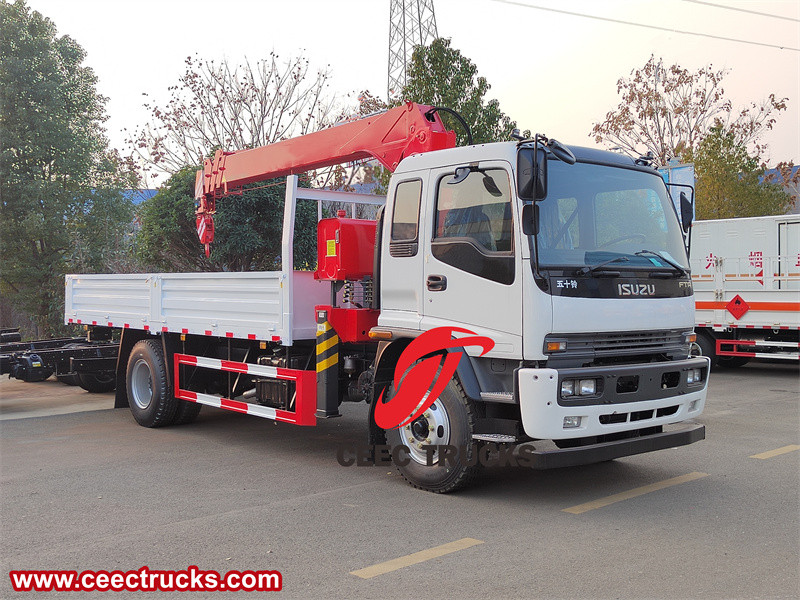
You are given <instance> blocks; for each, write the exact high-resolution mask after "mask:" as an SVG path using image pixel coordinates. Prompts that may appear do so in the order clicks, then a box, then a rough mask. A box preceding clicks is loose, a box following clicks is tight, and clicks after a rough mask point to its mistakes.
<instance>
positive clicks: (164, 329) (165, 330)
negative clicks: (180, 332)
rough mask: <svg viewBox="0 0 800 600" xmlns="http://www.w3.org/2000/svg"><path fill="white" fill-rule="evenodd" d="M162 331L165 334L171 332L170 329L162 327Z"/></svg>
mask: <svg viewBox="0 0 800 600" xmlns="http://www.w3.org/2000/svg"><path fill="white" fill-rule="evenodd" d="M161 331H163V332H164V333H167V332H168V331H169V327H162V328H161Z"/></svg>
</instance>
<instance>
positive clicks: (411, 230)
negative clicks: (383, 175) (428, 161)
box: [389, 179, 422, 258]
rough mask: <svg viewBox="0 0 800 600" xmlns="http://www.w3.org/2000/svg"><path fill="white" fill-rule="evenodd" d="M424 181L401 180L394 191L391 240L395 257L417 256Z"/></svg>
mask: <svg viewBox="0 0 800 600" xmlns="http://www.w3.org/2000/svg"><path fill="white" fill-rule="evenodd" d="M421 198H422V181H421V180H419V179H413V180H411V181H401V182H400V183H398V184H397V187H396V188H395V192H394V211H393V212H392V227H391V232H390V240H389V254H390V255H391V256H393V257H398V258H399V257H406V256H415V255H416V254H417V248H418V246H419V204H420V200H421Z"/></svg>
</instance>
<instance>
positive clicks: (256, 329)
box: [65, 103, 709, 492]
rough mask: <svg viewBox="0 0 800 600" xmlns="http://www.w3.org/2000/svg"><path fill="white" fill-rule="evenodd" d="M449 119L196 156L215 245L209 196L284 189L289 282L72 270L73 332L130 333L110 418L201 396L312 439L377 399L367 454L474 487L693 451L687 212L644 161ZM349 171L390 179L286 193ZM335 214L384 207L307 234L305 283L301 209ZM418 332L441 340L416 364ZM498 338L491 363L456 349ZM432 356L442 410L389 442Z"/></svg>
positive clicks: (187, 416) (172, 410)
mask: <svg viewBox="0 0 800 600" xmlns="http://www.w3.org/2000/svg"><path fill="white" fill-rule="evenodd" d="M442 110H445V109H439V108H437V107H429V106H422V105H417V104H413V103H408V104H406V105H404V106H400V107H397V108H394V109H391V110H389V111H386V112H383V113H380V114H377V115H371V116H368V117H365V118H362V119H359V120H354V121H351V122H348V123H346V124H343V125H340V126H338V127H333V128H330V129H326V130H322V131H319V132H317V133H313V134H309V135H305V136H301V137H298V138H294V139H290V140H286V141H283V142H278V143H275V144H271V145H269V146H265V147H262V148H256V149H251V150H244V151H241V152H232V153H226V152H221V151H220V152H217V154H216V155H215V157H214V158H213V159H210V160H208V161H206V164H205V165H204V168H203V170H202V171H200V172H199V173H198V178H197V190H196V196H197V202H198V211H197V225H198V233H199V235H200V238H201V239H200V241H201V243H203V244H205V245H206V249H207V250H208V245H209V244H210V243H211V241H212V240H213V233H214V228H213V226H214V222H213V216H214V212H215V206H216V202H217V201H219V200H221V199H222V198H224V196H225V195H227V194H231V193H241V189H242V186H243V185H245V184H248V183H253V182H256V181H263V180H266V179H271V178H277V177H286V203H285V212H284V216H283V224H284V227H283V239H282V253H281V261H282V265H281V269H280V270H279V271H274V272H246V273H231V272H224V273H161V274H159V273H147V274H135V275H128V274H124V275H67V277H66V308H65V319H66V322H68V323H78V324H85V325H89V326H90V327H106V328H118V329H120V330H121V343H120V351H119V358H118V363H117V373H116V377H117V388H116V390H117V392H116V394H117V395H116V403H117V406H119V407H122V406H129V407H130V409H131V411H132V413H133V416H134V418H135V420H136V421H137V422H138V423H139V424H140V425H143V426H146V427H159V426H165V425H177V424H182V423H188V422H190V421H192V420H193V419H194V418H195V417H196V416H197V413H198V411H199V409H200V407H201V406H202V405H207V406H212V407H216V408H222V409H228V410H233V411H237V412H240V413H246V414H248V415H253V416H256V417H262V418H267V419H273V420H277V421H281V422H284V423H293V424H296V425H301V426H313V425H315V424H316V423H317V422H318V420H320V419H328V418H333V417H336V416H338V415H339V414H340V413H339V408H340V405H341V403H342V402H351V401H352V402H367V403H369V404H370V406H371V410H370V412H369V414H370V419H369V423H368V424H367V427H365V432H367V431H368V440H369V444H371V445H373V446H377V445H379V446H381V447H383V446H384V445H385V446H388V447H389V448H390V449H391V450H392V452H391V454H392V456H394V457H395V459H396V463H397V468H398V469H399V471H400V473H402V475H403V476H404V477H405V478H406V479H407V480H408V481H409V482H410V483H411V484H412V485H414V486H417V487H419V488H423V489H427V490H431V491H435V492H447V491H451V490H455V489H457V488H459V487H462V486H464V485H465V484H466V483H468V482H469V481H470V479H471V478H472V477H473V476H474V475H475V473H476V472H477V471H478V469H479V468H480V466H481V461H480V460H476V453H477V455H480V453H485V454H486V455H488V454H489V453H491V452H493V451H495V450H496V449H497V448H505V449H506V450H507V449H508V448H509V447H511V448H513V451H514V452H516V453H517V454H518V455H524V457H525V458H526V461H527V464H529V465H530V466H533V467H535V468H552V467H565V466H571V465H579V464H587V463H593V462H600V461H605V460H611V459H614V458H619V457H624V456H629V455H633V454H640V453H644V452H649V451H654V450H659V449H664V448H671V447H675V446H680V445H685V444H691V443H694V442H696V441H698V440H701V439H703V438H704V435H705V429H704V427H703V426H702V425H701V424H698V423H695V422H694V421H693V419H695V418H697V417H698V416H699V415H700V414H701V413H702V411H703V406H704V403H705V399H706V390H707V383H708V371H709V361H708V359H707V358H705V357H692V356H691V353H690V347H691V345H692V343H693V341H694V333H693V326H694V314H695V307H694V297H693V294H692V282H691V277H690V272H689V263H688V260H687V252H686V248H685V239H684V236H685V231H686V230H687V229H688V227H689V226H690V220H691V217H690V216H687V212H688V215H690V214H691V210H689V211H686V210H683V211H680V210H679V211H676V209H675V208H674V206H673V202H672V200H671V198H670V194H669V192H668V189H667V187H666V186H665V184H664V182H663V180H662V179H661V177H660V176H659V174H658V172H657V171H656V170H655V169H654V168H653V167H651V166H650V164H649V163H648V161H647V160H639V161H635V160H632V159H630V158H628V157H625V156H621V155H619V154H616V153H612V152H605V151H600V150H595V149H587V148H579V147H569V148H567V147H565V146H563V145H561V144H559V143H558V142H556V141H555V140H548V139H547V138H546V137H544V136H540V135H537V136H536V138H535V139H518V140H516V141H509V142H501V143H491V144H468V145H467V146H464V147H454V146H455V134H454V132H452V131H448V130H446V128H445V127H444V125H443V123H442V121H441V118H440V116H439V112H440V111H442ZM361 159H374V160H377V161H379V162H380V163H381V164H383V165H384V166H385V167H386V168H388V169H390V170H391V171H392V172H393V175H392V178H391V183H390V185H389V188H388V194H387V196H386V198H385V199H384V198H381V197H377V196H373V195H359V194H348V193H343V192H332V191H326V190H318V189H304V188H300V187H298V183H297V182H298V179H297V174H298V173H303V172H305V171H308V170H310V169H316V168H320V167H326V166H330V165H333V164H338V163H341V162H344V161H353V160H361ZM326 200H337V201H342V200H344V201H346V202H348V203H350V204H352V205H356V204H360V203H373V204H380V205H381V208H380V209H379V211H378V216H377V219H375V220H367V219H355V218H347V217H345V216H344V215H343V214H342V213H341V212H340V213H339V214H338V216H335V217H331V218H324V219H322V220H320V222H319V226H318V264H317V268H316V271H313V272H312V271H299V270H295V269H294V266H293V254H292V247H293V236H294V215H295V210H296V206H297V203H298V202H300V201H312V202H321V201H326ZM683 208H684V209H685V206H684V207H683ZM678 212H681V213H682V215H683V217H682V218H681V217H679V215H678ZM441 328H444V329H441ZM431 331H440V332H441V331H446V332H447V339H451V338H452V339H453V340H454V341H453V343H452V344H444V345H442V346H443V347H440V348H432V349H431V348H429V347H426V348H427V354H426V355H424V356H411V357H409V352H412V350H413V349H414V348H416V347H417V346H419V344H417V345H416V346H415V345H412V344H413V342H414V341H415V340H419V339H420V336H421V335H423V334H425V333H426V332H431ZM470 336H477V338H470ZM487 338H488V339H489V340H491V343H490V344H489V345H490V346H491V349H490V350H488V352H487V351H486V349H487V346H486V345H483V346H479V345H467V344H469V339H487ZM459 339H462V340H466V341H465V342H464V344H463V345H459V342H458V340H459ZM410 345H411V348H409V346H410ZM437 355H438V356H439V359H440V360H441V363H440V365H441V366H440V367H438V371H437V370H436V368H434V371H433V372H432V373H433V374H434V375H435V373H438V374H439V375H440V376H441V375H443V374H445V375H446V373H445V371H446V369H445V366H444V365H445V364H446V362H447V361H446V358H447V357H448V356H449V355H454V356H455V359H454V360H455V361H457V368H455V372H454V373H453V374H452V375H451V376H449V377H448V380H447V381H446V382H445V383H446V385H445V386H444V389H443V391H442V392H441V393H440V394H439V395H438V397H437V398H436V400H435V401H434V402H433V403H432V404H431V405H430V406H429V407H427V408H426V409H425V410H423V411H421V412H420V413H419V414H418V415H416V416H415V413H414V412H413V411H409V415H408V417H409V418H407V419H406V420H405V422H403V421H402V420H400V422H399V423H398V424H397V425H395V426H393V427H384V428H381V427H379V426H378V425H377V424H376V422H375V407H376V406H377V405H378V404H380V405H381V408H380V409H379V411H380V410H381V409H382V408H383V405H384V403H386V404H389V405H391V403H392V401H393V399H394V398H397V396H398V390H399V389H402V387H403V385H404V384H405V383H406V382H405V379H408V378H407V377H406V376H405V375H404V373H396V367H397V365H398V364H401V365H402V364H406V363H408V364H413V365H414V367H415V366H416V365H418V364H420V362H419V361H417V360H416V359H420V361H422V362H425V361H426V360H427V359H429V358H431V357H436V356H437ZM402 361H406V363H404V362H402ZM450 364H452V363H450ZM414 367H412V368H411V370H410V371H408V372H411V371H413V369H414ZM435 380H436V377H434V381H435ZM429 393H430V391H429V392H426V393H424V394H421V398H420V399H419V403H417V404H416V406H417V407H420V406H424V404H425V402H426V400H427V399H428V398H429ZM395 406H396V405H395ZM413 408H414V407H413V406H412V409H413ZM411 416H414V418H413V419H412V418H410V417H411ZM384 425H385V423H384ZM298 434H300V433H298ZM364 443H365V444H366V443H367V440H364ZM451 448H458V449H460V451H458V452H449V451H447V450H449V449H451ZM398 450H399V451H398ZM334 465H335V462H334Z"/></svg>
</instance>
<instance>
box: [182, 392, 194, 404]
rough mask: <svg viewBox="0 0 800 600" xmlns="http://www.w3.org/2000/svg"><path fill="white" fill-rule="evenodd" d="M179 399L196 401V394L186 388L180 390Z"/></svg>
mask: <svg viewBox="0 0 800 600" xmlns="http://www.w3.org/2000/svg"><path fill="white" fill-rule="evenodd" d="M181 399H182V400H188V401H189V402H197V394H196V393H194V392H189V391H186V390H181Z"/></svg>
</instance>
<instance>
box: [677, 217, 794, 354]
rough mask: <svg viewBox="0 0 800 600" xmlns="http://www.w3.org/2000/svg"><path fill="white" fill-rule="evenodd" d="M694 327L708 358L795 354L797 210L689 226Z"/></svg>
mask: <svg viewBox="0 0 800 600" xmlns="http://www.w3.org/2000/svg"><path fill="white" fill-rule="evenodd" d="M691 266H692V282H693V285H694V292H695V301H696V306H697V311H696V321H695V330H696V332H697V343H698V344H699V346H700V348H701V351H702V353H703V354H704V355H705V356H708V357H709V358H711V361H712V364H714V365H719V366H721V367H736V366H741V365H744V364H745V363H747V362H748V361H749V360H751V359H753V358H765V359H771V360H789V361H796V360H798V358H800V215H778V216H770V217H752V218H746V219H718V220H712V221H697V222H695V223H694V224H693V226H692V246H691Z"/></svg>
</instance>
